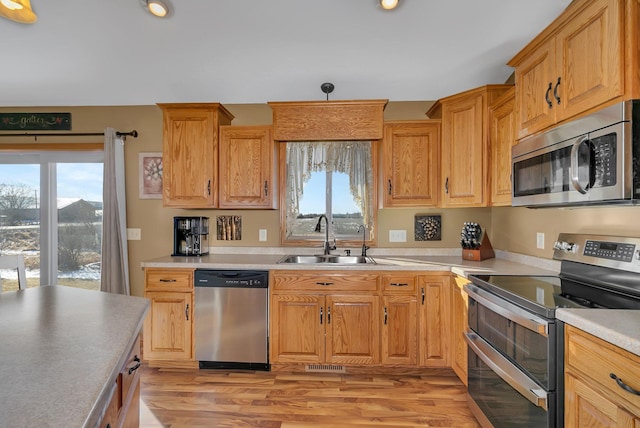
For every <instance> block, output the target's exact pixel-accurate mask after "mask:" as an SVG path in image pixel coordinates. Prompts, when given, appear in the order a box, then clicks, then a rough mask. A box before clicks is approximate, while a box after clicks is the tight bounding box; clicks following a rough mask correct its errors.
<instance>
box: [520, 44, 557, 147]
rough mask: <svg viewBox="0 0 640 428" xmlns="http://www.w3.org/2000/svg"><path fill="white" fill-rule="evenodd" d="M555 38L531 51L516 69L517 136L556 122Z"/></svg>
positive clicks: (522, 135) (525, 134) (528, 133)
mask: <svg viewBox="0 0 640 428" xmlns="http://www.w3.org/2000/svg"><path fill="white" fill-rule="evenodd" d="M555 58H556V57H555V40H554V39H552V40H550V41H547V42H545V43H544V44H542V45H541V46H540V47H538V48H537V49H536V50H534V51H533V52H531V54H529V55H528V56H527V57H526V58H525V59H524V60H523V61H522V63H520V64H518V66H517V67H516V70H515V79H516V100H517V109H516V110H517V126H518V138H523V137H525V136H527V135H530V134H533V133H535V132H537V131H539V130H542V129H544V128H546V127H548V126H550V125H553V123H554V122H555V114H556V110H558V108H559V107H558V104H557V101H556V100H555V99H554V96H553V89H554V84H557V80H558V77H559V76H558V73H556V71H555Z"/></svg>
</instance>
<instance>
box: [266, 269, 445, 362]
mask: <svg viewBox="0 0 640 428" xmlns="http://www.w3.org/2000/svg"><path fill="white" fill-rule="evenodd" d="M450 277H451V275H450V274H449V273H438V274H424V275H421V274H419V273H418V272H377V273H367V274H362V273H347V272H340V273H336V272H333V273H331V274H328V273H326V272H322V271H275V272H272V276H271V283H270V284H271V304H270V305H271V315H270V323H271V324H270V345H271V350H270V352H271V354H270V357H271V362H272V363H273V364H324V363H326V364H336V365H352V366H355V365H384V366H403V367H418V366H421V367H449V366H450V361H451V358H450V348H451V344H450V336H451V334H450V331H451V326H450V321H451V315H450V313H451V312H450V311H451V291H450V287H451V283H450ZM378 284H379V286H378Z"/></svg>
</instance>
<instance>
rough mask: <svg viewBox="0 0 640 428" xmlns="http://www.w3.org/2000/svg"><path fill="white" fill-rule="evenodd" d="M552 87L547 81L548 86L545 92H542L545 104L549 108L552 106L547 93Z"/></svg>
mask: <svg viewBox="0 0 640 428" xmlns="http://www.w3.org/2000/svg"><path fill="white" fill-rule="evenodd" d="M552 88H553V83H551V82H549V87H548V88H547V92H545V94H544V99H545V101H546V102H547V105H548V106H549V108H553V103H552V102H551V100H550V99H549V93H550V92H551V89H552Z"/></svg>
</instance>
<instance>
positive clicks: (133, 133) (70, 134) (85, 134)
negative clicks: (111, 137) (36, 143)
mask: <svg viewBox="0 0 640 428" xmlns="http://www.w3.org/2000/svg"><path fill="white" fill-rule="evenodd" d="M97 135H104V132H63V133H59V134H37V133H30V132H24V133H22V134H18V133H11V134H3V133H0V137H89V136H97ZM116 135H117V136H118V137H129V136H131V137H133V138H138V131H136V130H135V129H134V130H133V131H131V132H119V131H118V132H116Z"/></svg>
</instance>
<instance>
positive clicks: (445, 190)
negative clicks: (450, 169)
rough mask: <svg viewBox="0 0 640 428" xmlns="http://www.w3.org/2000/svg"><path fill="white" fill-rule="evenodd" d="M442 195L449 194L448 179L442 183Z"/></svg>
mask: <svg viewBox="0 0 640 428" xmlns="http://www.w3.org/2000/svg"><path fill="white" fill-rule="evenodd" d="M444 193H447V194H448V193H449V177H447V179H446V180H445V181H444Z"/></svg>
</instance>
